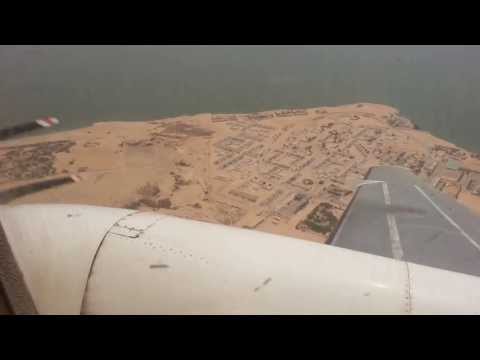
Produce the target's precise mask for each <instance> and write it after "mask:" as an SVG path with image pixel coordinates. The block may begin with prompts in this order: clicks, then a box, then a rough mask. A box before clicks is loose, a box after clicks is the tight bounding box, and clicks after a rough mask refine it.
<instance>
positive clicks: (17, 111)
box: [0, 45, 480, 152]
mask: <svg viewBox="0 0 480 360" xmlns="http://www.w3.org/2000/svg"><path fill="white" fill-rule="evenodd" d="M353 102H373V103H382V104H386V105H391V106H393V107H396V108H398V109H399V110H400V111H401V113H402V114H403V115H404V116H406V117H408V118H410V119H412V120H413V121H414V122H415V123H416V124H417V125H418V126H419V127H420V128H422V129H424V130H427V131H430V132H432V133H433V134H435V135H437V136H440V137H442V138H445V139H447V140H449V141H451V142H454V143H456V144H457V145H459V146H463V147H465V148H467V149H469V150H472V151H477V152H480V47H479V46H99V45H96V46H0V124H1V125H10V124H15V123H20V122H24V121H28V120H31V119H34V118H37V117H40V116H48V115H50V116H56V117H58V118H60V119H61V120H62V124H61V126H58V127H57V128H56V129H57V130H64V129H71V128H76V127H82V126H86V125H89V124H91V123H93V122H96V121H110V120H122V121H141V120H149V119H158V118H162V117H171V116H177V115H185V114H196V113H205V112H214V113H230V112H254V111H262V110H269V109H278V108H303V107H315V106H324V105H325V106H333V105H341V104H348V103H353Z"/></svg>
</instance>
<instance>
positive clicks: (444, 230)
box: [330, 166, 480, 276]
mask: <svg viewBox="0 0 480 360" xmlns="http://www.w3.org/2000/svg"><path fill="white" fill-rule="evenodd" d="M479 225H480V217H479V216H477V215H475V214H474V213H473V212H472V211H470V210H469V209H467V208H466V207H464V206H463V205H461V204H460V203H458V202H457V201H456V200H455V199H453V198H451V197H450V196H448V195H446V194H443V193H440V192H439V191H437V190H435V189H433V188H432V187H431V186H429V185H428V184H426V183H424V182H423V181H422V180H421V179H420V178H419V177H417V176H415V175H413V174H412V173H411V172H410V171H409V170H408V169H405V168H401V167H395V166H380V167H375V168H372V169H371V170H370V172H369V174H368V175H367V180H366V181H365V182H363V183H362V184H360V186H359V187H358V188H357V191H356V193H355V195H354V198H353V199H352V201H351V203H350V206H349V207H348V209H347V210H346V211H345V213H344V215H343V217H342V219H341V220H340V223H339V225H338V226H337V230H336V232H335V233H334V234H332V236H331V237H330V244H331V245H334V246H338V247H343V248H348V249H351V250H358V251H363V252H367V253H371V254H375V255H380V256H385V257H390V258H394V259H397V260H403V261H407V262H412V263H416V264H420V265H427V266H431V267H435V268H440V269H445V270H451V271H456V272H461V273H465V274H470V275H476V276H480V226H479Z"/></svg>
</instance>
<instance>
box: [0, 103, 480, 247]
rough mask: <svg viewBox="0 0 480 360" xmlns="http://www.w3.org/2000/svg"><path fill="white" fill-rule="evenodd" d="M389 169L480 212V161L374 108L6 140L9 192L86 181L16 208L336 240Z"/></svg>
mask: <svg viewBox="0 0 480 360" xmlns="http://www.w3.org/2000/svg"><path fill="white" fill-rule="evenodd" d="M378 165H395V166H401V167H406V168H408V169H410V171H411V172H412V173H414V174H415V175H417V176H419V177H421V178H422V179H423V180H424V181H425V182H427V183H429V184H430V185H431V186H433V187H435V188H436V189H437V190H439V191H441V192H444V193H446V194H448V195H449V196H452V197H453V198H455V199H457V201H459V202H460V203H462V204H464V205H465V206H467V207H469V208H470V209H472V210H473V211H474V212H476V213H477V214H480V155H479V154H475V153H472V152H469V151H467V150H465V149H462V148H460V147H458V146H456V145H454V144H451V143H449V142H447V141H445V140H443V139H439V138H437V137H435V136H433V135H431V134H430V133H428V132H425V131H421V130H418V129H417V128H416V126H415V125H414V123H413V122H412V121H410V120H409V119H407V118H405V117H403V116H401V115H400V112H399V111H398V110H397V109H395V108H392V107H389V106H384V105H378V104H369V103H358V104H350V105H344V106H337V107H318V108H309V109H287V110H285V109H283V110H282V109H280V110H273V111H265V112H260V113H251V114H199V115H194V116H180V117H176V118H169V119H160V120H152V121H148V122H103V123H96V124H94V125H93V126H91V127H88V128H82V129H76V130H72V131H68V132H58V133H52V134H48V135H41V136H34V137H27V138H21V139H15V140H10V141H5V142H3V143H2V144H1V145H0V190H1V191H4V192H5V191H8V189H15V187H16V186H18V185H21V184H24V183H28V182H31V181H37V180H40V179H49V178H55V177H60V176H65V175H75V176H77V178H78V179H79V181H75V182H72V183H68V184H64V185H62V186H58V187H54V188H50V189H44V190H42V191H37V192H34V193H31V194H21V196H20V195H19V196H10V197H9V200H8V203H9V204H24V203H76V204H89V205H98V206H111V207H121V208H131V209H138V210H139V211H156V212H160V213H165V214H170V215H175V216H179V217H184V218H189V219H194V220H199V221H208V222H213V223H221V224H226V225H231V226H237V227H242V228H246V229H256V230H259V231H265V232H270V233H274V234H280V235H286V236H292V237H297V238H302V239H306V240H312V241H317V242H325V241H327V240H328V238H329V236H330V235H331V233H332V231H333V230H334V229H335V228H336V226H337V224H338V221H339V219H340V218H341V216H342V214H343V212H344V211H345V210H346V208H347V207H348V205H349V203H350V200H351V199H352V197H353V195H354V193H355V190H356V188H357V186H358V185H359V184H360V183H361V182H362V181H363V180H364V178H365V176H366V175H367V173H368V171H369V169H370V168H372V167H374V166H378ZM12 191H14V190H12Z"/></svg>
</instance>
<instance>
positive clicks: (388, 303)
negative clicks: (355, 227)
mask: <svg viewBox="0 0 480 360" xmlns="http://www.w3.org/2000/svg"><path fill="white" fill-rule="evenodd" d="M0 222H1V225H2V227H3V232H4V234H0V243H3V245H2V246H0V251H3V252H4V253H5V252H10V254H7V255H5V254H0V255H1V258H0V260H2V259H5V258H8V257H10V262H12V259H13V260H15V262H16V264H17V269H16V271H18V272H19V274H17V276H14V277H13V278H12V276H10V275H9V274H7V271H15V269H13V270H11V267H12V265H11V264H10V268H9V269H7V268H6V267H5V266H0V275H1V277H0V280H1V281H2V284H3V285H4V288H5V290H6V293H7V295H8V297H9V299H10V303H11V305H12V307H13V308H14V309H16V312H17V313H22V312H23V313H25V312H34V311H36V312H38V313H40V314H480V278H478V277H475V276H470V275H465V274H460V273H454V272H450V271H445V270H440V269H435V268H430V267H426V266H421V265H416V264H412V263H407V262H403V261H397V260H393V259H389V258H384V257H380V256H375V255H370V254H366V253H361V252H356V251H351V250H347V249H342V248H337V247H333V246H329V245H324V244H318V243H314V242H309V241H304V240H299V239H293V238H289V237H284V236H278V235H272V234H267V233H263V232H258V231H253V230H245V229H239V228H234V227H227V226H223V225H215V224H209V223H203V222H199V221H193V220H185V219H180V218H176V217H171V216H165V215H160V214H157V213H144V212H138V211H134V210H125V209H113V208H105V207H94V206H82V205H20V206H14V207H7V206H4V207H1V208H0ZM7 262H8V261H7ZM22 277H23V280H22ZM15 281H16V282H17V283H19V282H22V284H23V293H22V290H21V288H22V286H19V285H18V284H17V285H15V284H14V282H15ZM19 289H20V290H19ZM25 292H26V293H28V294H27V295H25ZM19 293H20V295H19ZM25 296H27V297H30V300H29V299H26V300H25ZM12 299H13V300H12ZM15 299H17V300H19V303H21V304H25V303H26V304H27V305H21V306H20V305H16V304H15V301H16V300H15ZM22 299H23V300H22ZM29 301H30V304H29V303H28V302H29Z"/></svg>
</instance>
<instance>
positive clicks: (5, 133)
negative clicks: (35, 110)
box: [0, 117, 59, 140]
mask: <svg viewBox="0 0 480 360" xmlns="http://www.w3.org/2000/svg"><path fill="white" fill-rule="evenodd" d="M57 124H59V120H58V119H57V118H54V117H46V118H44V119H37V120H34V121H29V122H26V123H23V124H18V125H13V126H10V127H6V128H2V129H0V140H7V139H9V138H11V137H13V136H16V135H19V134H22V133H25V132H29V131H33V130H36V129H40V128H48V127H52V126H55V125H57Z"/></svg>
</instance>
